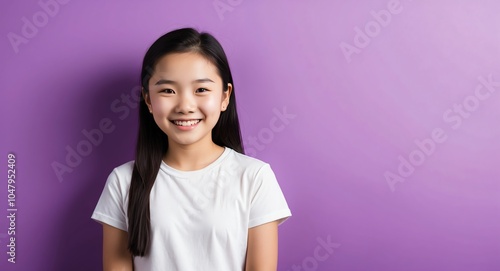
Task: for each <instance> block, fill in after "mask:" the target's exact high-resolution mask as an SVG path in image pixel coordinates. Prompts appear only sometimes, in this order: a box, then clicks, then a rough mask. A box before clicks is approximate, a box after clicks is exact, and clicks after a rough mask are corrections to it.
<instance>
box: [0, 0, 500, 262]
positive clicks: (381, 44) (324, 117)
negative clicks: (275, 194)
mask: <svg viewBox="0 0 500 271" xmlns="http://www.w3.org/2000/svg"><path fill="white" fill-rule="evenodd" d="M46 2H51V1H49V0H41V3H46ZM61 2H62V1H61ZM178 2H179V3H175V4H174V3H173V1H166V0H162V1H157V0H155V1H117V0H108V1H98V2H97V1H94V2H89V1H78V0H71V1H67V3H58V2H53V1H52V3H58V4H57V7H58V8H57V9H55V6H54V5H52V6H50V8H52V12H50V13H52V14H49V15H46V14H47V12H48V11H44V9H43V8H42V6H41V5H40V4H39V2H38V1H35V0H28V1H22V3H20V2H18V1H3V2H2V4H1V8H0V10H1V11H0V20H1V24H0V30H1V31H0V34H1V35H2V36H3V38H2V39H0V46H1V48H0V54H1V63H2V72H1V73H0V82H1V83H2V90H1V91H2V100H3V102H2V106H1V110H2V111H1V112H0V113H1V114H0V118H1V125H2V133H1V152H0V153H1V156H2V158H1V159H0V161H2V162H1V163H0V169H1V171H0V174H1V175H0V176H2V177H1V179H0V181H1V183H0V187H1V190H0V196H1V197H0V210H1V209H3V211H1V212H0V213H1V214H2V218H1V219H0V242H1V243H0V245H1V248H2V249H1V251H2V253H1V254H0V269H1V270H23V271H24V270H42V271H44V270H51V271H52V270H64V271H65V270H72V271H78V270H85V271H88V270H100V269H101V253H102V249H101V238H102V235H101V226H100V225H99V224H98V223H96V222H94V221H92V220H91V219H90V215H91V213H92V211H93V209H94V207H95V204H96V203H97V200H98V197H99V195H100V193H101V191H102V188H103V185H104V182H105V180H106V177H107V176H108V174H109V173H110V171H111V170H112V169H113V168H114V167H115V166H117V165H119V164H122V163H124V162H126V161H129V160H131V159H133V151H134V146H135V136H136V133H137V131H136V130H137V116H136V115H137V109H134V108H131V107H130V106H128V105H127V104H126V103H124V102H122V101H121V95H127V94H130V93H132V92H133V91H134V90H136V87H137V86H138V85H139V73H140V67H141V61H142V57H143V56H144V53H145V51H146V50H147V48H148V47H149V46H150V45H151V43H152V42H153V41H154V40H156V39H157V38H158V37H159V36H160V35H162V34H164V33H166V32H168V31H170V30H172V29H174V28H179V27H185V26H192V27H196V28H198V29H199V30H203V31H209V32H211V33H212V34H214V35H215V36H216V37H217V38H218V39H219V41H220V42H221V43H222V45H223V47H224V48H225V50H226V53H227V55H228V58H229V60H230V65H231V68H232V72H233V77H234V80H235V91H236V94H237V100H238V107H239V114H240V121H241V123H242V130H243V137H244V139H245V141H246V142H247V146H246V147H247V149H248V150H249V153H250V152H252V153H251V154H252V155H254V156H256V157H258V158H260V159H262V160H264V161H267V162H269V163H270V164H271V165H272V167H273V169H274V170H275V172H276V175H277V177H278V180H279V182H280V184H281V187H282V189H283V192H284V193H285V196H286V198H287V200H288V203H289V205H290V208H291V210H292V213H293V217H292V218H291V219H289V220H288V221H287V222H286V223H284V224H283V225H282V226H280V254H279V270H385V271H390V270H405V271H411V270H455V271H460V270H500V182H499V173H500V170H499V169H498V168H499V167H498V162H499V161H500V143H499V137H500V125H499V119H500V86H499V83H494V84H493V86H490V89H488V88H487V87H486V86H485V85H484V84H482V83H481V80H480V79H479V78H484V79H485V80H487V79H488V77H489V76H491V80H492V81H494V82H500V69H499V67H500V66H499V63H500V29H499V26H500V16H498V11H499V9H500V3H499V2H498V1H493V0H490V1H486V0H484V1H473V0H470V1H456V0H441V1H430V0H428V1H424V0H421V1H416V0H415V1H410V0H401V1H394V0H373V1H326V0H325V1H314V3H311V1H284V0H279V1H241V0H221V1H215V2H214V1H212V0H208V1H194V0H190V1H182V3H181V1H178ZM214 3H215V4H214ZM398 3H399V4H398ZM215 5H219V6H220V7H221V8H222V7H224V6H225V7H226V8H228V9H227V10H226V11H223V12H222V11H220V10H219V12H218V11H217V9H216V7H215ZM381 10H389V11H386V12H381V13H380V12H379V11H381ZM372 11H374V13H373V12H372ZM391 12H392V13H391ZM44 14H45V15H44ZM374 14H375V15H374ZM376 14H379V15H376ZM383 14H385V15H387V14H390V20H389V19H388V18H387V17H384V16H382V15H383ZM51 15H53V16H51ZM44 16H45V17H44ZM377 16H379V17H380V16H381V17H380V18H382V19H380V18H379V20H381V21H380V22H379V21H377V20H376V19H375V17H377ZM24 17H25V18H26V20H25V21H23V18H24ZM34 17H35V18H34ZM44 18H45V19H47V20H46V21H43V19H44ZM34 19H35V20H38V21H36V22H37V24H38V25H39V26H38V27H37V26H35V27H36V29H37V30H38V32H37V33H36V34H33V33H31V35H30V33H29V32H26V31H25V33H24V34H23V31H22V30H23V27H25V26H24V25H25V24H28V23H26V21H28V22H29V23H33V20H34ZM31 30H33V29H31ZM10 32H12V33H13V34H9V33H10ZM360 32H362V33H364V34H360ZM368 34H369V35H368ZM9 35H11V36H12V35H18V37H24V38H26V39H25V40H24V41H25V42H24V43H21V44H18V45H17V46H13V45H12V43H11V42H10V40H9ZM23 35H24V36H23ZM365 35H366V36H365ZM349 46H351V47H349ZM343 47H344V48H347V47H349V48H350V50H352V53H351V54H349V53H345V52H343V50H342V48H343ZM16 48H17V49H16ZM16 50H17V52H16ZM483 81H484V80H483ZM495 84H496V85H495ZM476 90H477V91H476ZM474 95H476V96H474ZM477 95H480V96H481V99H479V98H478V97H479V96H477ZM486 96H487V97H486ZM464 103H465V105H460V104H464ZM458 106H462V107H464V108H465V109H464V112H462V113H459V112H458V111H457V112H455V111H454V110H458V109H457V108H458ZM118 107H119V110H118ZM283 110H286V112H287V114H291V115H293V118H292V116H289V118H288V119H285V121H283V120H282V119H279V118H278V115H277V113H276V112H282V111H283ZM116 111H118V112H116ZM126 112H129V114H128V115H127V114H126ZM105 118H109V119H110V120H111V121H112V124H113V127H115V128H114V130H113V132H111V133H108V134H104V136H103V139H102V142H100V143H99V144H96V145H95V146H92V150H91V151H90V154H89V155H88V156H85V157H83V158H82V161H81V162H80V163H79V164H78V165H77V166H75V167H74V169H73V172H71V173H65V174H64V175H63V176H62V180H61V181H60V180H58V177H57V176H56V174H55V173H54V170H53V168H52V166H51V163H53V162H60V163H65V156H66V155H67V153H68V151H67V150H66V147H67V146H69V147H70V148H73V149H75V148H77V146H78V144H85V143H81V142H83V141H85V140H86V137H85V136H84V134H83V133H82V130H84V129H85V130H87V131H90V130H92V129H97V128H99V122H100V121H101V120H103V119H105ZM276 125H278V126H276ZM277 127H278V128H279V129H278V128H277ZM434 129H438V130H437V133H439V132H440V133H441V134H440V135H438V136H435V139H434V140H435V141H436V142H434V143H432V141H431V140H432V134H433V130H434ZM415 141H418V142H423V143H422V144H423V147H422V149H424V150H425V151H426V153H424V152H423V151H421V150H420V149H419V147H418V145H417V143H415ZM437 141H439V142H440V143H438V142H437ZM422 144H421V145H422ZM433 146H434V147H433ZM425 148H427V149H425ZM9 152H13V153H15V154H16V155H17V158H16V166H17V180H18V182H17V191H16V196H17V201H16V203H17V207H18V212H17V214H16V216H17V220H16V223H17V225H16V238H17V239H16V240H17V244H16V253H17V254H16V260H17V262H16V264H10V263H8V262H7V254H6V251H7V247H6V245H7V239H6V236H7V235H6V233H7V228H8V224H7V218H6V215H7V211H6V209H7V191H6V188H7V187H6V186H7V185H6V183H7V178H6V168H7V158H6V156H7V153H9ZM405 161H406V162H405ZM411 163H413V164H414V165H412V164H411ZM398 167H399V168H400V171H402V172H399V171H398ZM411 167H413V170H411ZM387 172H392V173H393V174H394V175H393V176H392V177H394V176H395V175H396V174H397V175H400V174H404V175H405V176H401V177H400V179H397V180H396V182H395V183H393V184H392V185H390V184H389V183H388V182H387V180H386V176H385V175H387V174H390V173H387ZM403 179H404V181H403ZM328 241H330V242H331V243H336V245H335V246H336V247H335V248H330V249H329V250H324V249H322V248H321V244H322V243H325V242H328ZM318 247H319V249H317V248H318ZM294 265H295V267H293V266H294Z"/></svg>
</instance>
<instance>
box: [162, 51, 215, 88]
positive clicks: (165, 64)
mask: <svg viewBox="0 0 500 271" xmlns="http://www.w3.org/2000/svg"><path fill="white" fill-rule="evenodd" d="M153 77H168V79H171V80H178V81H182V80H183V79H184V80H189V81H190V80H193V79H199V78H205V77H208V78H211V79H212V80H214V81H215V80H216V79H219V76H218V73H217V68H216V67H215V66H214V65H213V64H212V62H210V61H209V60H208V59H207V58H205V57H203V56H202V55H200V54H198V53H195V52H187V53H172V54H167V55H165V56H163V57H161V58H160V59H159V60H158V62H157V64H156V66H155V68H154V73H153ZM215 77H217V78H215Z"/></svg>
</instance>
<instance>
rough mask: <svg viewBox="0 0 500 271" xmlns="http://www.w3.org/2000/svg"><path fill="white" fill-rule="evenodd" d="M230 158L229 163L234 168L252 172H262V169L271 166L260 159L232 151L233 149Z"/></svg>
mask: <svg viewBox="0 0 500 271" xmlns="http://www.w3.org/2000/svg"><path fill="white" fill-rule="evenodd" d="M228 158H229V159H228V162H229V163H232V164H233V166H236V167H239V168H243V169H246V170H250V171H260V170H261V169H262V168H264V167H269V166H270V165H269V164H268V163H267V162H265V161H262V160H260V159H258V158H254V157H251V156H248V155H246V154H242V153H239V152H236V151H235V150H232V149H231V151H230V153H229V155H228Z"/></svg>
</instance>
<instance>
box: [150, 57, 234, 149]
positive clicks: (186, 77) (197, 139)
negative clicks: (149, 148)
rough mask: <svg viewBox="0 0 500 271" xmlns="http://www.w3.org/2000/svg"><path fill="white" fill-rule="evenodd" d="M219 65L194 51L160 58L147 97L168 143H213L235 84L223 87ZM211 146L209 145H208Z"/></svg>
mask: <svg viewBox="0 0 500 271" xmlns="http://www.w3.org/2000/svg"><path fill="white" fill-rule="evenodd" d="M222 84H223V83H222V79H221V78H220V76H219V74H218V73H217V68H216V67H215V66H214V65H213V64H212V63H211V62H210V61H208V60H207V59H206V58H204V57H203V56H201V55H200V54H197V53H194V52H188V53H172V54H167V55H165V56H163V57H162V58H160V60H159V61H158V63H157V64H156V66H155V68H154V73H153V75H152V76H151V79H150V80H149V93H148V94H144V100H145V101H146V104H147V105H148V107H149V110H150V112H151V113H152V114H153V118H154V120H155V122H156V124H157V125H158V127H160V129H161V130H162V131H163V132H164V133H165V134H167V136H168V144H169V146H172V144H178V145H184V146H187V145H193V144H197V145H198V144H202V146H205V145H203V144H213V141H212V129H213V128H214V126H215V124H216V123H217V121H218V120H219V116H220V114H221V111H225V110H226V108H227V105H228V103H229V97H230V94H231V91H232V85H231V84H228V86H227V90H226V91H223V89H224V88H223V86H222ZM206 146H208V145H206Z"/></svg>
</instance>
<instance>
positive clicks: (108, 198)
mask: <svg viewBox="0 0 500 271" xmlns="http://www.w3.org/2000/svg"><path fill="white" fill-rule="evenodd" d="M126 192H127V191H126V189H124V188H123V185H121V184H120V179H119V175H118V174H117V172H116V169H114V170H113V171H112V172H111V174H109V176H108V179H107V181H106V184H105V186H104V189H103V191H102V193H101V197H100V198H99V201H98V202H97V206H96V207H95V209H94V213H93V214H92V217H91V218H92V219H94V220H95V221H97V222H100V223H105V224H108V225H110V226H113V227H115V228H118V229H121V230H124V231H127V228H128V226H127V215H126V212H125V208H126V207H125V202H126V200H125V199H126V194H127V193H126Z"/></svg>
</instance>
